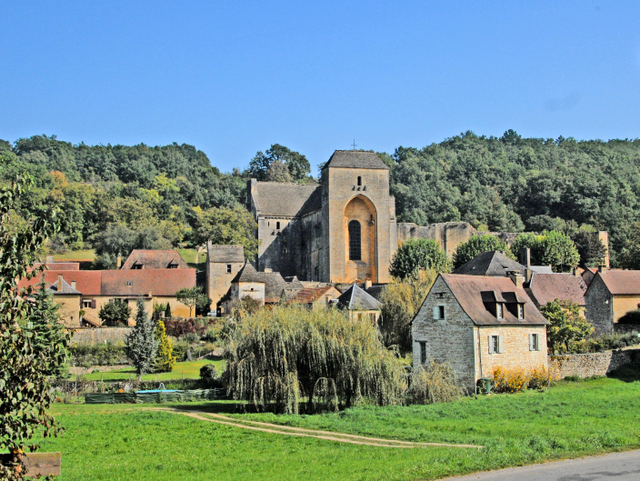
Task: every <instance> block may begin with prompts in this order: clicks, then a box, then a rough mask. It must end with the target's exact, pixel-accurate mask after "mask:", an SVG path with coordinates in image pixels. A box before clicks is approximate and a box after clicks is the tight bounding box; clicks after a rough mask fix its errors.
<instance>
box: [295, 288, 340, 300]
mask: <svg viewBox="0 0 640 481" xmlns="http://www.w3.org/2000/svg"><path fill="white" fill-rule="evenodd" d="M326 294H330V295H331V297H330V298H331V299H336V298H337V297H338V296H339V295H340V292H339V291H338V290H337V289H336V288H335V287H333V286H325V287H307V288H306V289H301V290H300V291H298V293H297V294H296V295H295V296H294V297H293V298H291V303H293V304H313V303H314V302H316V301H317V300H318V299H320V298H321V297H322V296H324V295H326Z"/></svg>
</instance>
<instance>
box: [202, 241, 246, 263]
mask: <svg viewBox="0 0 640 481" xmlns="http://www.w3.org/2000/svg"><path fill="white" fill-rule="evenodd" d="M207 249H208V251H209V262H219V263H227V262H229V263H234V264H236V263H241V262H244V248H243V247H242V246H238V245H231V246H221V245H212V244H209V245H208V246H207Z"/></svg>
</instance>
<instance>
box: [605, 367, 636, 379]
mask: <svg viewBox="0 0 640 481" xmlns="http://www.w3.org/2000/svg"><path fill="white" fill-rule="evenodd" d="M607 377H611V378H613V379H619V380H620V381H623V382H636V381H640V363H633V364H626V365H624V366H621V367H619V368H618V369H616V370H615V371H611V372H610V373H609V374H607Z"/></svg>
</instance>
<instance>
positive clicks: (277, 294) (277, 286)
mask: <svg viewBox="0 0 640 481" xmlns="http://www.w3.org/2000/svg"><path fill="white" fill-rule="evenodd" d="M288 287H289V283H287V281H285V280H284V278H283V277H282V275H280V273H279V272H258V271H256V269H255V268H254V267H253V266H252V265H251V263H249V262H246V263H245V265H244V266H243V267H242V269H241V270H240V272H238V273H237V274H236V276H235V277H234V278H233V280H232V281H231V288H230V289H229V291H228V292H227V293H226V295H225V296H224V297H223V298H222V299H221V300H220V305H221V308H222V312H223V313H225V314H226V313H228V312H229V311H230V308H231V304H232V303H233V302H234V301H237V300H239V299H244V298H245V297H251V298H252V299H255V300H257V301H259V302H260V303H261V304H262V305H268V304H277V303H279V302H281V301H282V299H283V296H284V292H285V291H286V290H287V289H288Z"/></svg>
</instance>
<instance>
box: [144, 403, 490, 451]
mask: <svg viewBox="0 0 640 481" xmlns="http://www.w3.org/2000/svg"><path fill="white" fill-rule="evenodd" d="M152 410H154V411H163V412H168V413H172V414H182V415H184V416H188V417H191V418H194V419H198V420H201V421H208V422H212V423H218V424H224V425H227V426H233V427H236V428H241V429H249V430H252V431H261V432H265V433H271V434H281V435H284V436H298V437H307V438H316V439H324V440H326V441H335V442H339V443H349V444H361V445H367V446H378V447H384V448H427V447H448V448H471V449H482V446H474V445H471V444H446V443H418V442H411V441H398V440H395V439H381V438H373V437H367V436H357V435H354V434H344V433H336V432H331V431H316V430H312V429H304V428H295V427H291V426H282V425H279V424H270V423H262V422H257V421H249V420H245V419H236V418H230V417H227V416H222V415H220V414H214V413H203V412H201V411H181V410H178V409H170V408H154V409H152Z"/></svg>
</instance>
